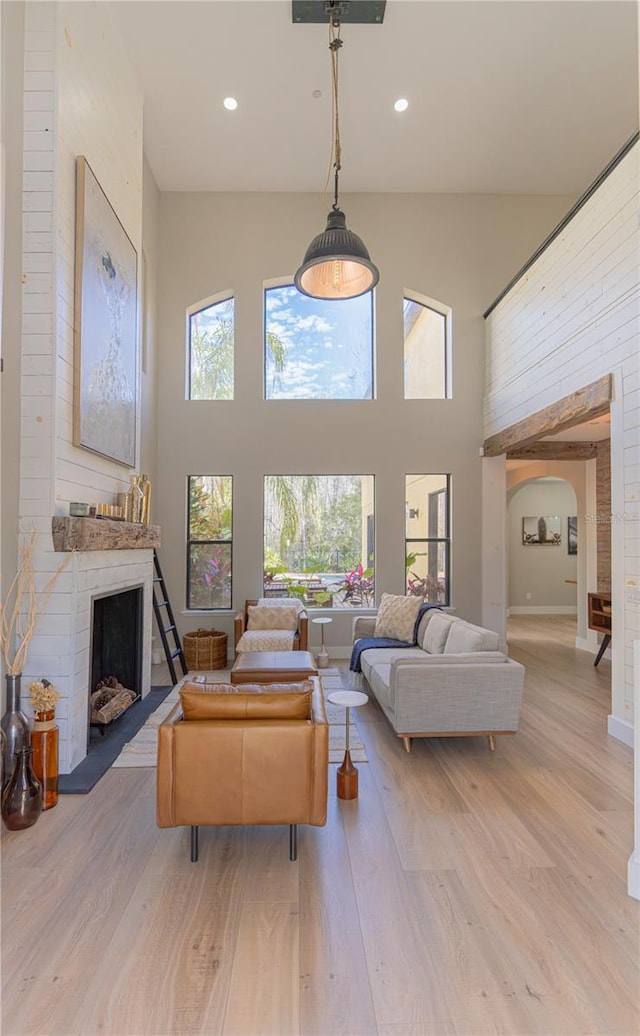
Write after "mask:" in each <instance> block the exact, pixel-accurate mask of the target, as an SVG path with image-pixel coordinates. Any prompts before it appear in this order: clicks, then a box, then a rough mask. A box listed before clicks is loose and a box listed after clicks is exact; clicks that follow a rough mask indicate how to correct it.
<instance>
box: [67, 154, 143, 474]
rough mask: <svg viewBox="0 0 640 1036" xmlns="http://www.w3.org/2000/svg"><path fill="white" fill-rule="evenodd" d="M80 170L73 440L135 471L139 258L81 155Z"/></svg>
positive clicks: (77, 184) (77, 218)
mask: <svg viewBox="0 0 640 1036" xmlns="http://www.w3.org/2000/svg"><path fill="white" fill-rule="evenodd" d="M76 172H77V178H76V269H75V331H74V357H75V358H74V420H73V441H74V444H75V445H76V446H84V447H85V448H86V449H88V450H93V451H94V453H100V454H102V455H103V456H104V457H109V458H110V459H111V460H115V461H117V462H118V463H119V464H122V465H124V466H125V467H134V466H135V463H136V423H137V421H136V418H137V387H138V382H137V295H138V285H137V278H138V257H137V254H136V250H135V248H134V247H133V245H132V243H131V241H130V240H129V238H128V236H127V234H126V232H125V230H124V227H123V226H122V224H121V223H120V220H119V219H118V217H117V216H116V214H115V212H114V210H113V209H112V207H111V205H110V203H109V200H108V198H107V196H106V195H105V193H104V191H103V190H102V188H101V186H100V184H99V183H98V181H97V180H96V178H95V176H94V174H93V172H92V170H91V167H90V166H89V163H88V162H87V161H86V159H85V158H84V157H83V156H82V155H80V156H79V157H78V160H77V170H76Z"/></svg>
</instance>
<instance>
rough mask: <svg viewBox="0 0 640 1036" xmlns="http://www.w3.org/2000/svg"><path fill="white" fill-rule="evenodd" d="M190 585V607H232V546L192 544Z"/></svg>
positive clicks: (190, 550) (188, 603)
mask: <svg viewBox="0 0 640 1036" xmlns="http://www.w3.org/2000/svg"><path fill="white" fill-rule="evenodd" d="M188 584H189V593H188V601H187V607H188V608H230V607H231V544H230V543H201V544H193V543H192V544H190V546H189V580H188Z"/></svg>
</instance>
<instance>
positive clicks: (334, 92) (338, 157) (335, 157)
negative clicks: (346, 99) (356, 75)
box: [324, 19, 342, 212]
mask: <svg viewBox="0 0 640 1036" xmlns="http://www.w3.org/2000/svg"><path fill="white" fill-rule="evenodd" d="M340 29H341V25H340V22H337V23H335V24H334V22H333V21H332V20H331V19H330V20H329V50H330V51H331V124H332V127H333V137H332V141H331V153H330V155H329V169H328V171H327V179H326V182H325V185H324V190H325V193H326V191H327V187H328V186H329V177H330V176H331V168H332V167H333V170H334V178H333V205H332V208H333V210H334V212H335V211H337V209H338V174H339V172H340V169H341V168H342V165H341V163H342V147H341V144H340V108H339V105H338V86H339V78H338V52H339V50H340V47H341V46H342V38H341V36H340Z"/></svg>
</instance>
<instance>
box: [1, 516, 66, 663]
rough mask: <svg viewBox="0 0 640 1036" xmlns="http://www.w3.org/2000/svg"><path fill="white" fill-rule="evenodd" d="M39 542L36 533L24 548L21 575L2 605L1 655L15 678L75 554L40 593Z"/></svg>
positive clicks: (20, 567)
mask: <svg viewBox="0 0 640 1036" xmlns="http://www.w3.org/2000/svg"><path fill="white" fill-rule="evenodd" d="M36 541H37V533H35V532H32V533H31V535H30V536H29V538H28V540H27V541H26V543H25V544H24V545H23V546H21V548H20V564H19V565H18V571H17V572H16V574H15V576H14V577H13V579H12V581H11V585H10V587H9V589H8V591H7V596H6V598H5V599H4V601H0V652H1V653H2V658H3V660H4V664H5V668H6V671H7V673H9V674H11V675H15V674H16V673H21V672H22V671H23V669H24V665H25V662H26V660H27V651H28V650H29V644H30V642H31V638H32V637H33V634H34V633H35V631H36V627H37V625H38V621H39V619H40V617H41V616H42V615H43V613H44V610H45V608H46V607H47V604H48V602H49V598H50V597H51V594H52V591H53V588H54V586H55V585H56V581H57V579H58V576H59V575H60V573H61V572H62V570H63V569H64V568H65V567H66V566H67V565H68V563H69V561H70V559H71V557H72V555H71V554H68V555H67V557H66V558H65V559H64V561H63V562H62V564H61V565H60V567H59V568H58V570H57V571H56V572H54V573H53V575H52V576H51V578H50V579H49V581H48V583H47V584H46V586H45V587H44V589H43V590H41V591H40V592H38V591H37V590H36V577H35V572H34V569H33V554H34V551H35V549H36Z"/></svg>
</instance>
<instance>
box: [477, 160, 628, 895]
mask: <svg viewBox="0 0 640 1036" xmlns="http://www.w3.org/2000/svg"><path fill="white" fill-rule="evenodd" d="M638 153H639V145H638V143H637V142H636V144H635V145H634V146H633V147H632V148H631V150H630V151H628V152H627V154H626V155H625V156H624V157H623V158H622V160H621V161H620V162H619V163H618V165H617V166H616V167H615V168H614V169H613V170H612V171H611V172H610V174H609V175H608V176H607V178H606V179H605V180H604V181H603V183H602V184H600V186H599V187H598V189H597V190H596V191H595V192H594V193H593V194H592V195H591V197H590V198H588V200H587V201H586V202H585V204H584V205H583V207H582V208H581V209H579V211H578V212H577V213H576V214H575V215H574V217H573V218H572V219H571V221H570V222H569V223H568V224H567V226H566V227H564V229H563V230H562V232H561V233H560V234H559V235H558V236H557V237H556V238H555V239H554V240H553V241H552V242H551V243H550V244H549V246H548V247H547V248H546V249H545V251H544V252H543V253H542V254H541V255H540V256H539V257H538V259H537V260H536V261H535V263H534V264H533V265H532V266H531V267H530V268H529V270H527V271H526V273H525V274H524V276H522V277H521V278H520V279H519V280H518V281H517V282H516V284H515V285H514V286H513V288H512V289H511V291H509V292H508V293H507V295H506V296H505V297H504V298H503V299H502V300H501V301H500V302H499V303H498V305H497V306H496V307H495V309H494V310H493V311H492V312H491V313H490V315H489V317H488V318H487V336H486V343H487V353H486V361H487V364H486V391H485V405H484V422H485V437H488V436H490V435H493V434H495V433H496V432H499V431H501V430H502V429H504V428H507V427H508V426H509V425H511V424H514V423H515V422H517V421H519V420H521V419H522V418H524V417H527V416H529V415H530V414H533V413H535V412H536V411H537V410H540V409H541V408H543V407H545V406H548V405H549V404H550V403H553V402H554V401H556V400H558V399H560V398H562V397H563V396H566V395H568V394H569V393H571V392H575V391H576V390H578V389H580V388H582V387H583V386H584V385H587V384H589V383H590V382H592V381H595V380H596V379H597V378H598V377H601V376H602V375H603V374H608V373H611V374H612V375H613V384H614V398H613V400H612V402H611V587H612V628H613V638H612V642H611V715H610V716H609V733H610V734H612V735H613V736H615V737H617V738H619V739H620V740H622V741H624V742H625V743H626V744H629V745H633V744H634V742H635V749H636V760H635V847H634V850H633V852H632V854H631V857H630V858H629V866H628V891H629V894H630V895H631V896H634V897H635V898H636V899H640V729H639V727H640V322H639V319H638V317H639V310H640V304H639V299H640V292H639V281H640V276H639V270H640V239H639V219H638V217H639V205H638V202H639V190H638V189H639V179H638V172H639V170H638V163H639V154H638ZM592 530H593V526H592V525H591V526H587V527H586V528H585V532H586V533H587V534H590V533H592ZM486 535H489V533H488V532H487V533H486V534H485V536H486ZM586 539H587V537H584V538H583V542H584V541H585V540H586ZM594 578H595V577H594ZM596 589H597V587H596V586H595V584H594V585H588V586H587V590H596ZM487 603H488V606H489V607H493V611H494V612H495V611H496V608H495V602H493V601H488V602H487ZM505 603H506V602H505ZM634 714H635V730H634V729H633V725H634Z"/></svg>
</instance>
